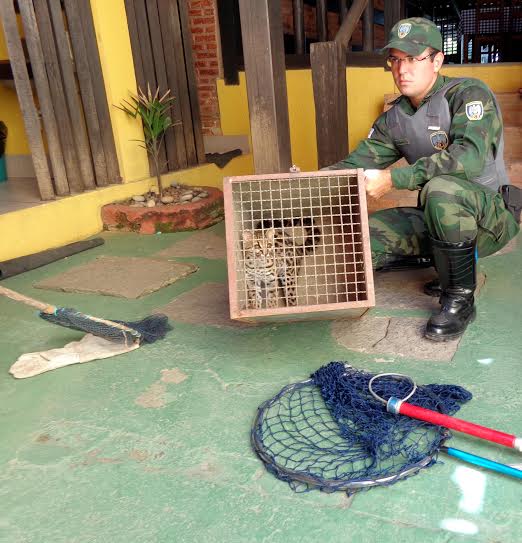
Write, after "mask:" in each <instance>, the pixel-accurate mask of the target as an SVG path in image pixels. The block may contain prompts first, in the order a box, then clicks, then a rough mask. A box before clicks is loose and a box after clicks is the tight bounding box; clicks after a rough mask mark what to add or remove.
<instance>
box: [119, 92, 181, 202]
mask: <svg viewBox="0 0 522 543" xmlns="http://www.w3.org/2000/svg"><path fill="white" fill-rule="evenodd" d="M169 95H170V89H168V90H167V91H166V92H165V93H164V94H163V96H160V95H159V88H158V89H156V92H155V93H154V94H152V92H151V90H150V86H149V85H147V93H144V92H143V91H142V90H141V89H140V88H138V94H136V95H134V94H131V98H130V101H128V100H123V101H122V103H121V105H120V106H116V107H117V108H118V109H120V110H121V111H123V112H125V113H126V114H127V115H129V117H132V118H133V119H136V118H139V119H141V122H142V124H143V135H144V139H143V140H136V141H139V142H140V143H141V145H140V147H143V148H144V149H145V150H146V151H147V153H148V154H149V155H150V157H151V159H152V162H153V164H154V174H155V175H156V179H157V180H158V190H159V192H160V197H163V196H164V194H165V188H164V187H163V184H162V181H161V167H162V166H163V165H162V164H160V149H161V145H162V144H163V139H164V138H165V132H166V131H167V130H168V129H169V128H170V127H171V126H174V123H173V122H172V119H171V117H170V115H169V112H170V108H171V107H172V102H173V101H174V97H173V96H169Z"/></svg>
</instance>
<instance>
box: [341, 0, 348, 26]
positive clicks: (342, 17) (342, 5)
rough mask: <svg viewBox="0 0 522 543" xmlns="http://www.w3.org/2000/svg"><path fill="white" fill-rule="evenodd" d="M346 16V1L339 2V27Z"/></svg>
mask: <svg viewBox="0 0 522 543" xmlns="http://www.w3.org/2000/svg"><path fill="white" fill-rule="evenodd" d="M347 15H348V5H347V4H346V0H339V26H341V25H342V24H343V21H344V19H345V18H346V16H347Z"/></svg>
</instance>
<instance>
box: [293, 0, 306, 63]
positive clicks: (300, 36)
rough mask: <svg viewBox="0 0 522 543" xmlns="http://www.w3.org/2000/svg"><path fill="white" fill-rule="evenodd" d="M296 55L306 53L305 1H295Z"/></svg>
mask: <svg viewBox="0 0 522 543" xmlns="http://www.w3.org/2000/svg"><path fill="white" fill-rule="evenodd" d="M293 7H294V41H295V53H296V55H302V54H304V53H305V27H304V0H293Z"/></svg>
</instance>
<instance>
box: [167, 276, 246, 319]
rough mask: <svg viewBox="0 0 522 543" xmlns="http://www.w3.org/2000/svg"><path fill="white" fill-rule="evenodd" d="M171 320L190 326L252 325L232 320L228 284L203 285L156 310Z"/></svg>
mask: <svg viewBox="0 0 522 543" xmlns="http://www.w3.org/2000/svg"><path fill="white" fill-rule="evenodd" d="M156 312H157V313H163V314H164V315H167V316H168V317H169V318H170V319H172V320H173V321H177V322H184V323H188V324H201V325H210V326H218V327H232V328H250V327H252V324H250V323H244V322H239V321H233V320H231V319H230V313H229V303H228V286H227V284H226V283H203V284H202V285H200V286H198V287H196V288H194V289H192V290H190V291H189V292H185V293H184V294H181V296H178V297H177V298H176V299H175V300H173V301H172V302H170V303H169V304H167V305H165V306H163V307H160V308H159V309H157V310H156Z"/></svg>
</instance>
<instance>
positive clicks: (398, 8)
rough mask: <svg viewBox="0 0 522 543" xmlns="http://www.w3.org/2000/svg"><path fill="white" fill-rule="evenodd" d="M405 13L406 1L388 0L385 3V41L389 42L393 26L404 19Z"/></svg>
mask: <svg viewBox="0 0 522 543" xmlns="http://www.w3.org/2000/svg"><path fill="white" fill-rule="evenodd" d="M405 13H406V2H405V0H387V1H386V2H384V41H386V42H387V41H388V37H389V35H390V30H391V29H392V27H393V25H394V24H395V23H397V22H398V21H400V20H401V19H404V17H405Z"/></svg>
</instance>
